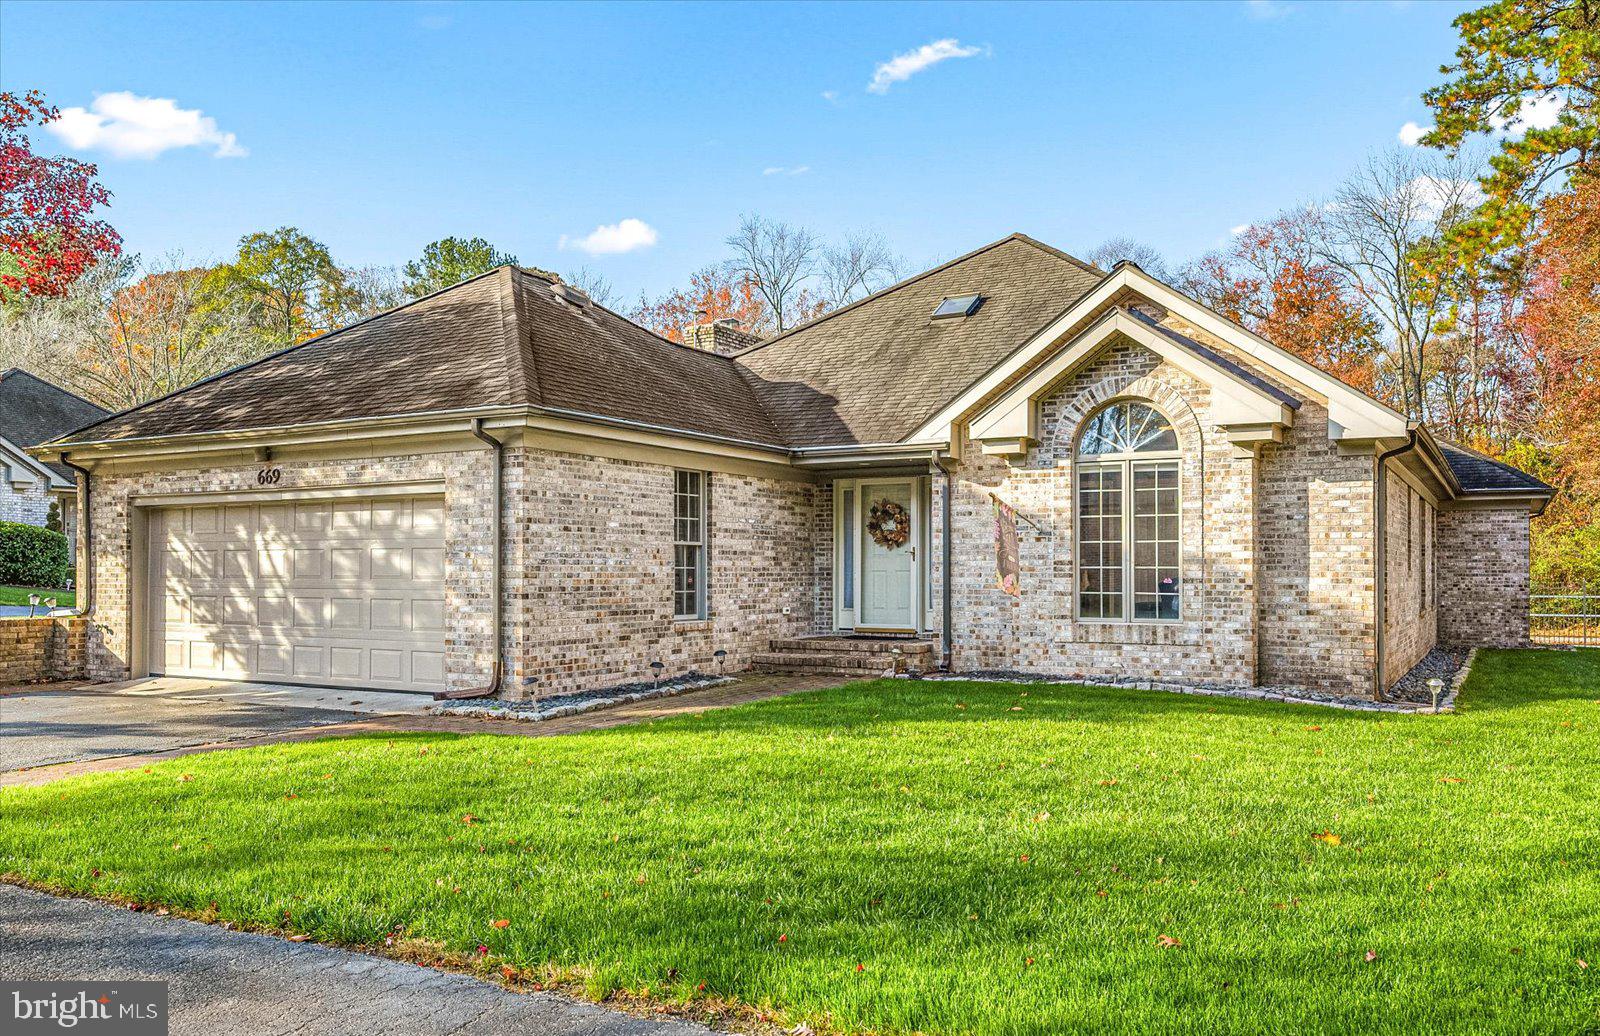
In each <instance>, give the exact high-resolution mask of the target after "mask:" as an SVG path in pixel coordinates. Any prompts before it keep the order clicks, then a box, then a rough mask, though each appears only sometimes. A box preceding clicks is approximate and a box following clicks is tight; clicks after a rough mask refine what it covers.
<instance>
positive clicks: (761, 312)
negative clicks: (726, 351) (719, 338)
mask: <svg viewBox="0 0 1600 1036" xmlns="http://www.w3.org/2000/svg"><path fill="white" fill-rule="evenodd" d="M629 317H630V319H632V320H633V322H634V323H636V324H641V325H643V326H644V327H648V328H649V329H650V330H652V331H654V332H656V333H657V334H659V335H661V336H663V337H665V338H670V339H672V340H673V341H674V342H681V341H683V340H684V334H683V332H684V329H685V328H688V327H691V326H693V325H695V324H707V323H711V322H713V321H716V320H724V319H730V318H731V319H733V320H737V321H738V322H739V326H740V327H742V328H744V329H745V330H755V329H757V328H763V327H767V326H768V325H769V321H768V318H767V302H766V298H765V297H764V296H763V295H762V294H761V292H760V290H759V289H758V288H757V287H756V285H755V283H754V282H752V281H751V280H750V279H749V278H747V277H744V276H742V275H740V274H737V273H735V272H733V271H732V270H731V269H729V267H728V266H727V265H726V264H722V263H717V264H713V265H711V266H705V267H702V268H701V269H699V270H697V271H696V272H695V273H693V274H692V275H690V277H689V285H688V287H686V288H676V289H673V290H672V291H669V292H667V293H666V294H664V295H662V296H661V297H659V298H657V299H654V300H652V299H649V298H645V297H641V298H640V299H639V303H638V305H637V306H635V307H634V310H633V312H632V313H630V314H629Z"/></svg>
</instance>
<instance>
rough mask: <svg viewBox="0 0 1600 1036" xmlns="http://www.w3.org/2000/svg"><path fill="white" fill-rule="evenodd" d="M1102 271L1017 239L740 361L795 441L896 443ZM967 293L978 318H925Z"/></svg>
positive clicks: (803, 328)
mask: <svg viewBox="0 0 1600 1036" xmlns="http://www.w3.org/2000/svg"><path fill="white" fill-rule="evenodd" d="M1104 276H1105V274H1104V273H1103V272H1102V271H1100V270H1097V269H1096V268H1094V267H1092V266H1089V265H1088V264H1086V263H1083V262H1080V261H1079V260H1077V259H1074V258H1072V257H1071V256H1069V255H1067V254H1065V253H1064V252H1058V251H1056V250H1055V249H1053V248H1050V247H1049V246H1047V245H1044V244H1041V243H1039V242H1038V241H1035V240H1033V239H1032V238H1029V237H1026V236H1024V235H1022V234H1013V235H1011V236H1010V237H1007V238H1004V239H1002V240H1000V241H996V242H995V243H994V244H991V245H986V246H984V247H983V248H980V249H978V250H977V251H975V252H969V253H967V254H966V255H964V256H961V257H960V258H958V259H955V260H952V261H951V262H948V263H946V264H944V265H943V266H940V267H937V268H935V269H932V270H929V271H928V272H927V273H923V274H919V275H917V276H916V277H913V278H911V279H910V280H907V281H903V282H901V283H900V284H897V285H895V286H893V287H891V288H887V289H885V290H884V291H881V292H879V293H877V294H876V295H873V296H870V297H869V298H867V299H863V300H862V301H860V302H857V303H855V304H854V305H852V306H846V307H844V308H842V309H838V310H835V311H834V312H832V313H830V314H828V315H827V316H824V317H820V318H818V319H817V320H814V321H812V322H811V323H809V324H804V325H802V326H800V327H798V328H796V329H794V330H793V331H790V332H788V333H787V334H784V335H781V336H779V337H777V338H774V339H772V340H771V341H770V342H766V343H764V344H762V345H758V346H756V347H754V348H752V349H748V350H746V351H745V352H742V353H740V354H738V355H737V356H736V359H737V360H738V361H739V362H740V363H741V364H743V365H744V367H745V368H746V369H747V371H748V373H749V377H750V381H751V384H752V385H754V386H755V390H756V395H757V396H758V397H759V398H760V400H761V402H762V403H763V404H764V405H765V406H766V409H767V413H768V415H769V416H770V417H771V419H772V421H773V422H774V423H775V424H776V425H777V426H778V428H779V430H780V431H781V432H783V434H784V436H785V438H786V439H788V440H789V441H790V442H791V443H793V444H795V445H806V446H820V445H843V444H850V443H890V442H899V441H900V440H901V439H904V438H905V437H906V436H907V435H910V434H911V433H912V432H913V431H915V430H916V429H917V427H918V426H919V425H921V424H922V423H923V422H924V421H926V420H927V419H928V418H930V417H932V416H933V415H934V414H936V413H938V411H939V410H940V409H942V408H943V407H944V406H945V405H946V404H947V403H949V402H950V401H951V400H952V399H954V398H955V397H956V396H958V395H959V394H960V393H961V392H962V391H963V390H964V389H966V388H967V387H968V386H969V385H971V384H972V383H973V382H975V381H977V380H978V379H979V378H980V377H982V376H983V375H984V374H985V373H986V372H988V371H989V369H990V368H992V367H993V366H995V364H997V363H999V362H1000V361H1001V360H1003V359H1004V358H1005V357H1006V356H1007V355H1009V354H1010V353H1011V352H1013V351H1014V350H1016V349H1017V348H1018V347H1019V346H1021V345H1022V344H1023V343H1024V342H1026V341H1027V340H1028V338H1029V337H1031V336H1032V335H1033V334H1034V333H1035V332H1037V331H1039V330H1040V329H1041V328H1043V327H1045V326H1046V325H1047V324H1048V323H1049V322H1050V321H1051V320H1053V319H1054V318H1055V317H1057V316H1059V315H1060V314H1061V313H1062V312H1063V311H1065V310H1066V308H1067V307H1068V306H1069V305H1071V304H1072V303H1073V302H1076V301H1077V300H1078V299H1079V298H1081V297H1082V296H1083V295H1084V294H1086V293H1087V292H1088V291H1089V290H1090V289H1091V288H1093V287H1094V285H1095V284H1097V283H1099V281H1100V280H1101V278H1103V277H1104ZM974 292H976V293H979V294H981V295H982V296H983V303H982V305H980V306H979V307H978V311H977V312H976V313H974V314H972V315H971V316H969V317H957V318H952V319H947V320H934V319H933V318H932V314H933V310H934V307H935V306H937V305H938V304H939V303H940V301H941V300H943V299H945V298H947V297H954V296H957V295H968V294H972V293H974Z"/></svg>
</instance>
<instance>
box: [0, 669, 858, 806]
mask: <svg viewBox="0 0 1600 1036" xmlns="http://www.w3.org/2000/svg"><path fill="white" fill-rule="evenodd" d="M849 680H850V678H849V677H844V676H826V675H815V676H795V675H786V674H760V673H751V674H745V675H743V676H741V677H740V679H739V680H737V681H735V682H734V683H727V684H719V685H717V686H715V687H706V688H703V689H701V690H697V691H689V692H688V693H686V694H680V695H675V696H673V697H667V698H652V699H650V700H648V701H639V702H632V703H630V704H628V705H619V706H616V707H615V708H609V709H603V710H600V711H598V712H587V713H584V714H582V715H579V716H564V717H562V718H560V719H552V720H545V721H543V722H539V723H527V722H518V721H515V720H496V719H477V718H468V717H461V716H423V715H416V714H409V715H380V716H370V717H349V716H346V717H341V716H338V715H337V714H336V713H334V712H331V711H328V712H322V713H315V712H313V713H312V714H311V715H312V717H313V718H312V720H311V721H310V722H308V723H302V724H300V725H293V724H289V725H286V726H284V725H280V726H277V727H269V728H268V729H265V730H260V729H259V728H257V729H258V730H259V732H253V731H251V730H250V729H249V728H248V727H245V728H242V729H231V730H230V731H229V734H228V736H226V737H221V738H212V739H204V740H196V741H191V742H188V743H184V744H168V745H157V746H153V747H154V748H156V749H157V750H154V751H140V750H138V749H134V751H133V752H132V753H124V754H121V755H117V756H115V757H111V758H95V759H87V758H85V759H78V760H75V761H71V762H63V763H60V764H58V765H45V766H36V767H35V768H33V769H27V770H11V771H10V772H6V773H0V787H5V786H10V785H38V784H48V783H49V782H51V781H55V780H60V779H61V778H63V777H75V776H78V775H79V774H85V773H104V772H108V771H111V770H132V769H138V768H141V767H145V766H149V765H150V764H151V763H153V762H159V761H162V760H166V759H177V758H181V757H183V756H187V755H194V754H196V753H198V752H218V751H229V750H232V749H237V748H254V747H256V746H259V745H272V744H282V743H284V742H290V741H312V740H317V739H320V738H328V737H350V736H354V735H358V734H393V733H428V734H505V735H511V736H519V737H551V736H554V735H558V734H572V733H577V732H579V731H584V730H600V729H603V728H606V727H617V726H623V725H624V724H628V723H643V722H648V721H650V720H653V719H663V718H665V717H668V716H676V715H681V714H683V713H687V712H702V711H704V710H706V709H720V708H726V707H728V706H730V705H742V704H744V703H745V702H752V701H761V700H762V699H765V698H777V697H781V696H782V695H785V694H794V693H797V692H799V691H812V690H819V689H821V688H825V687H837V686H839V685H840V684H844V683H848V682H849ZM89 693H92V692H89ZM345 693H349V692H345ZM15 700H16V699H15V696H3V697H0V718H4V719H5V720H6V721H7V722H10V719H11V717H12V716H13V715H15V713H13V712H12V711H11V710H12V706H13V703H14V702H15ZM330 718H331V719H332V720H333V721H332V722H329V720H330ZM92 719H93V717H92V716H91V717H86V718H85V722H89V723H91V724H92ZM340 720H343V721H342V722H341V721H340ZM312 723H320V725H311V724H312ZM9 751H10V750H8V754H9Z"/></svg>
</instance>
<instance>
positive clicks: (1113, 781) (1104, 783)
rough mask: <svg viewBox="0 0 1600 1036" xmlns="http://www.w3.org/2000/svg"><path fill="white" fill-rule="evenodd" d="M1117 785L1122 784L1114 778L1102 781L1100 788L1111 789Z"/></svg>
mask: <svg viewBox="0 0 1600 1036" xmlns="http://www.w3.org/2000/svg"><path fill="white" fill-rule="evenodd" d="M1117 783H1120V782H1119V781H1118V780H1117V779H1116V778H1115V777H1112V778H1111V779H1110V780H1104V781H1101V782H1100V787H1102V788H1109V787H1111V786H1112V785H1114V784H1117Z"/></svg>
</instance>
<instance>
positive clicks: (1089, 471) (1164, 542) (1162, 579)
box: [1077, 400, 1182, 622]
mask: <svg viewBox="0 0 1600 1036" xmlns="http://www.w3.org/2000/svg"><path fill="white" fill-rule="evenodd" d="M1177 451H1178V436H1177V433H1176V432H1175V431H1173V428H1172V423H1171V422H1170V421H1168V420H1167V419H1166V418H1165V417H1163V416H1162V415H1161V414H1160V412H1158V411H1157V410H1156V409H1155V408H1154V407H1151V406H1148V405H1146V404H1144V403H1139V402H1134V401H1131V400H1121V401H1118V402H1115V403H1112V404H1111V405H1110V406H1107V407H1105V408H1104V409H1102V410H1100V411H1098V412H1097V413H1095V414H1093V415H1091V416H1090V418H1089V420H1088V421H1087V422H1086V423H1085V425H1084V429H1083V434H1082V435H1081V436H1080V437H1079V440H1078V461H1077V498H1078V508H1077V510H1078V515H1077V519H1078V538H1077V545H1078V549H1077V562H1078V617H1079V618H1081V619H1089V620H1092V621H1112V622H1127V621H1134V622H1173V621H1176V620H1177V619H1179V618H1180V615H1181V610H1182V606H1181V601H1180V596H1181V595H1180V589H1181V585H1182V576H1181V556H1180V555H1181V538H1180V535H1179V532H1180V522H1181V520H1182V514H1181V501H1180V489H1179V485H1180V483H1179V478H1180V469H1179V462H1178V460H1177V459H1176V457H1175V454H1176V453H1177Z"/></svg>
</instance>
